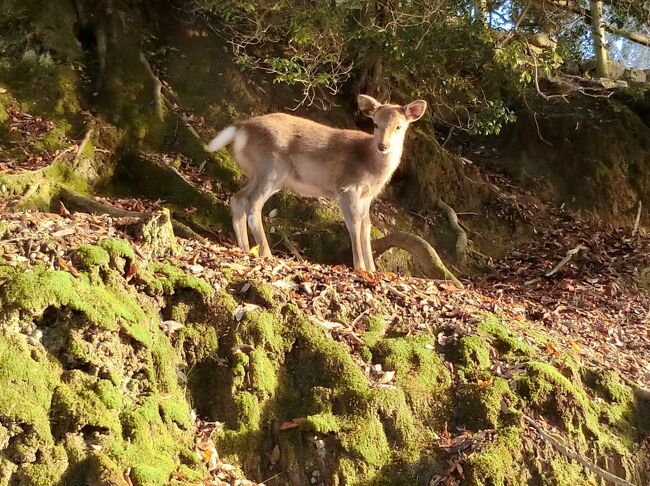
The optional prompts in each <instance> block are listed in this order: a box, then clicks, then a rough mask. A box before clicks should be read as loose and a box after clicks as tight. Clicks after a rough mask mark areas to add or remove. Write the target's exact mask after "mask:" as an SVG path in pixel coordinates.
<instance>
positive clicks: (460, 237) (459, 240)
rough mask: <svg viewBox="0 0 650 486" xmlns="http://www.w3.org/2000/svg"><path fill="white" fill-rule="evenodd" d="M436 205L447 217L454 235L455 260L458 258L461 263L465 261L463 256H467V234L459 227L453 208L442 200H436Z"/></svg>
mask: <svg viewBox="0 0 650 486" xmlns="http://www.w3.org/2000/svg"><path fill="white" fill-rule="evenodd" d="M436 205H437V206H438V208H439V209H441V210H442V211H444V213H445V214H446V215H447V219H448V220H449V225H450V226H451V229H453V230H454V232H455V233H456V258H458V261H459V262H461V263H462V262H464V261H465V256H466V254H467V233H466V232H465V230H464V229H463V228H462V227H461V226H460V223H459V222H458V215H457V214H456V211H454V208H452V207H451V206H449V205H448V204H447V203H446V202H444V201H443V200H442V199H438V201H437V202H436Z"/></svg>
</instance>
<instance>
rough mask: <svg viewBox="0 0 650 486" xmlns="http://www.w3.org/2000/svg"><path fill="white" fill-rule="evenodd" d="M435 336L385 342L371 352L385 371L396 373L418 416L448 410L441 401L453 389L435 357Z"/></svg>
mask: <svg viewBox="0 0 650 486" xmlns="http://www.w3.org/2000/svg"><path fill="white" fill-rule="evenodd" d="M434 342H435V337H434V336H433V335H427V334H424V335H417V336H409V337H400V338H386V339H383V340H381V341H379V343H378V344H377V345H376V346H375V347H373V348H372V354H373V357H374V358H375V359H376V360H377V362H379V363H381V365H382V367H383V369H384V370H392V371H395V381H396V383H397V385H398V386H399V387H400V389H402V390H404V393H405V394H406V398H407V400H408V403H409V406H410V407H411V408H412V409H413V410H414V412H415V413H417V414H421V415H423V416H424V415H425V414H427V413H429V414H430V413H434V414H435V413H436V409H440V410H441V409H443V408H444V407H446V406H447V404H446V403H445V400H444V399H442V400H441V397H444V396H445V395H447V393H446V392H447V390H448V389H449V387H450V386H451V376H450V374H449V371H448V369H447V368H446V366H445V365H444V363H443V362H442V360H441V359H440V357H439V356H438V355H437V354H436V353H435V351H434V350H433V349H430V348H431V347H432V344H431V343H434Z"/></svg>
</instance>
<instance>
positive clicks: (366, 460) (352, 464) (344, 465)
mask: <svg viewBox="0 0 650 486" xmlns="http://www.w3.org/2000/svg"><path fill="white" fill-rule="evenodd" d="M350 428H351V430H350V431H349V432H347V433H346V434H344V435H342V436H341V437H340V440H341V447H342V448H343V450H344V451H345V452H346V454H347V457H344V458H342V459H341V464H340V467H341V472H342V473H343V477H346V476H348V475H349V476H350V477H352V478H354V477H357V476H361V477H364V476H365V477H372V476H373V475H374V474H376V472H377V471H378V470H379V469H380V468H381V467H382V466H384V465H386V464H387V463H388V462H389V461H390V458H391V448H390V445H389V443H388V439H387V438H386V434H385V433H384V427H383V426H382V423H381V420H379V417H377V416H376V415H368V416H367V417H365V418H360V419H359V420H358V421H356V422H355V423H354V424H351V425H350Z"/></svg>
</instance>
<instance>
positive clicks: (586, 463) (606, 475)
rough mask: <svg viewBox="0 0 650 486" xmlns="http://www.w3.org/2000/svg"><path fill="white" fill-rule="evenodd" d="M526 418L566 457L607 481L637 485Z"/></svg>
mask: <svg viewBox="0 0 650 486" xmlns="http://www.w3.org/2000/svg"><path fill="white" fill-rule="evenodd" d="M524 420H525V421H526V422H527V423H528V424H530V425H532V426H533V428H534V429H535V430H537V433H539V435H540V436H541V437H542V439H544V440H545V441H546V442H548V443H549V444H551V445H552V446H553V447H554V448H555V449H556V450H557V451H558V452H559V453H561V454H564V455H565V456H566V457H568V458H569V459H573V460H574V461H576V462H577V463H579V464H580V465H581V466H583V467H585V468H586V469H589V470H590V471H591V472H592V473H594V474H595V475H597V476H599V477H601V478H603V479H604V480H605V481H607V482H610V483H614V484H619V485H621V486H635V485H634V484H633V483H631V482H629V481H627V480H625V479H623V478H619V477H618V476H616V475H615V474H612V473H610V472H608V471H605V470H604V469H603V468H601V467H599V466H597V465H596V464H594V463H593V462H591V461H590V460H589V459H587V458H586V457H583V456H581V455H580V454H576V453H575V452H573V451H572V450H571V449H569V448H568V447H567V446H565V445H563V444H562V443H560V441H559V440H557V439H556V438H555V437H553V436H552V435H551V434H549V433H548V432H546V431H545V430H544V428H543V427H542V426H541V425H540V424H538V423H537V422H536V421H535V420H533V419H532V418H530V417H528V416H527V415H524Z"/></svg>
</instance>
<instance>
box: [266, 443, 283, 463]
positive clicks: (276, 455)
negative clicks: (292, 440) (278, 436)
mask: <svg viewBox="0 0 650 486" xmlns="http://www.w3.org/2000/svg"><path fill="white" fill-rule="evenodd" d="M266 457H268V458H269V461H271V464H277V462H278V461H279V460H280V446H279V445H277V444H275V447H274V448H273V449H272V450H271V452H267V453H266Z"/></svg>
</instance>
